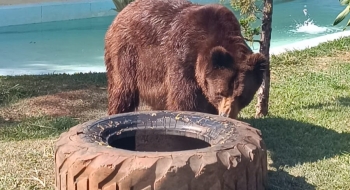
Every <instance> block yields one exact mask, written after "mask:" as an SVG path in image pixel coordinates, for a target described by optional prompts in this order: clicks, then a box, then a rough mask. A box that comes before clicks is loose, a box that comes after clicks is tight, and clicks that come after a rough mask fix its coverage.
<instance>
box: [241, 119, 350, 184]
mask: <svg viewBox="0 0 350 190" xmlns="http://www.w3.org/2000/svg"><path fill="white" fill-rule="evenodd" d="M242 120H243V121H245V122H247V123H250V124H251V125H252V126H253V127H255V128H258V129H260V130H261V132H262V134H263V138H264V141H265V143H266V146H267V149H268V150H269V151H270V153H271V159H272V160H273V164H272V165H271V166H272V167H274V168H277V171H269V178H270V179H269V183H270V185H271V189H306V190H308V189H314V187H313V186H312V185H310V184H308V183H307V182H306V181H305V179H304V178H301V177H294V176H291V175H289V174H288V173H286V172H285V171H282V170H278V168H280V167H284V166H295V165H297V164H303V163H306V162H316V161H318V160H320V159H327V158H331V157H334V156H336V155H339V154H341V153H343V152H349V151H350V134H349V133H338V132H336V131H333V130H329V129H326V128H324V127H321V126H317V125H314V124H310V123H305V122H299V121H295V120H291V119H284V118H280V117H267V118H263V119H253V118H251V119H242Z"/></svg>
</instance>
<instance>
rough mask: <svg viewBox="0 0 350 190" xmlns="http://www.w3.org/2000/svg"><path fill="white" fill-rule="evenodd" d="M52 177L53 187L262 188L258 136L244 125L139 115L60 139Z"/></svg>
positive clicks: (263, 158) (192, 116)
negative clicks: (54, 181)
mask: <svg viewBox="0 0 350 190" xmlns="http://www.w3.org/2000/svg"><path fill="white" fill-rule="evenodd" d="M164 137H165V138H164ZM177 138H178V139H177ZM130 139H131V141H130V142H129V143H126V142H127V141H128V140H130ZM118 142H119V143H118ZM109 145H113V146H114V147H120V148H114V147H111V146H109ZM122 148H123V149H122ZM196 148H197V149H196ZM126 149H131V150H126ZM133 149H134V150H133ZM135 150H136V151H135ZM137 150H138V151H137ZM55 172H56V176H55V178H56V189H58V190H63V189H64V190H73V189H74V190H99V189H102V190H112V189H113V190H139V189H140V190H205V189H208V190H220V189H227V190H228V189H234V190H260V189H265V188H266V186H267V184H266V182H267V154H266V148H265V144H264V142H263V139H262V136H261V133H260V131H259V130H257V129H255V128H253V127H251V126H250V125H249V124H247V123H244V122H240V121H237V120H233V119H228V118H224V117H219V116H216V115H211V114H203V113H193V112H169V111H142V112H132V113H124V114H118V115H113V116H109V117H105V118H103V119H101V120H98V121H90V122H87V123H84V124H81V125H77V126H75V127H72V128H71V129H70V130H69V131H68V132H65V133H63V134H61V136H60V138H59V140H58V141H57V142H56V147H55Z"/></svg>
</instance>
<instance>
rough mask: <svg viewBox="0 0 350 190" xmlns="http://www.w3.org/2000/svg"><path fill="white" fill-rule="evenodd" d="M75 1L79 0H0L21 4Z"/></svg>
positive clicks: (5, 2)
mask: <svg viewBox="0 0 350 190" xmlns="http://www.w3.org/2000/svg"><path fill="white" fill-rule="evenodd" d="M68 1H70V2H74V1H79V0H0V6H1V5H19V4H31V3H44V2H68Z"/></svg>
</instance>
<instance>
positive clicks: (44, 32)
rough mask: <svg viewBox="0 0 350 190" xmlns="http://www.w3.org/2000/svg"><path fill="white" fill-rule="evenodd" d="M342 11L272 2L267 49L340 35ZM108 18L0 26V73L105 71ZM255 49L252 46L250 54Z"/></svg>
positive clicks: (331, 3)
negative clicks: (338, 22) (338, 19)
mask: <svg viewBox="0 0 350 190" xmlns="http://www.w3.org/2000/svg"><path fill="white" fill-rule="evenodd" d="M213 2H214V1H213ZM304 9H307V15H305V14H304V12H303V10H304ZM342 10H343V7H342V6H340V5H339V2H338V1H336V0H295V1H291V2H285V3H279V1H277V0H276V3H275V5H274V13H273V32H272V44H271V48H272V49H278V48H279V47H283V46H286V45H289V44H292V43H294V42H300V43H303V40H307V39H314V38H315V39H317V38H316V37H320V36H325V35H328V34H332V33H337V32H341V31H342V27H343V25H344V24H343V25H340V26H337V27H334V26H332V23H333V20H334V18H335V17H336V16H337V15H338V13H339V12H340V11H342ZM112 20H113V17H112V16H109V17H98V18H90V19H79V20H70V21H58V22H49V23H40V24H28V25H18V26H7V27H0V75H21V74H47V73H62V72H65V73H75V72H90V71H91V72H104V71H105V67H104V62H103V47H104V35H105V32H106V30H107V28H108V26H109V24H110V23H111V22H112ZM306 43H308V42H306V41H305V45H307V44H306ZM258 48H259V47H258V45H257V44H255V45H253V49H254V51H257V50H258Z"/></svg>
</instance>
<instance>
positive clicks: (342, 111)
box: [0, 38, 350, 190]
mask: <svg viewBox="0 0 350 190" xmlns="http://www.w3.org/2000/svg"><path fill="white" fill-rule="evenodd" d="M349 52H350V38H344V39H340V40H336V41H333V42H330V43H325V44H322V45H320V46H317V47H314V48H311V49H308V50H304V51H295V52H291V53H285V54H281V55H279V56H272V59H271V77H272V80H271V91H270V106H269V108H270V110H269V115H268V116H266V117H265V118H261V119H254V118H253V115H254V111H255V109H254V106H255V100H254V101H253V102H252V103H251V104H250V105H249V106H248V107H247V108H246V109H244V110H243V112H242V115H241V119H242V120H244V121H246V122H248V123H251V124H252V125H253V126H254V127H256V128H259V129H260V130H261V131H262V133H263V136H264V140H265V143H266V146H267V148H268V153H269V164H270V165H269V184H270V189H273V190H289V189H297V190H298V189H300V190H311V189H324V190H338V189H344V190H345V189H349V187H350V117H349V116H350V53H349ZM91 86H98V87H105V86H106V78H105V74H104V73H102V74H77V75H73V76H70V75H45V76H20V77H0V108H6V107H8V106H11V105H13V104H14V103H16V102H19V101H20V100H23V99H27V98H31V97H40V96H44V95H47V94H55V93H57V92H61V91H70V90H77V89H85V88H89V87H91ZM77 122H78V121H77V120H76V119H75V118H73V117H71V116H69V115H67V116H64V117H53V116H42V117H30V118H23V119H21V120H18V121H8V120H6V118H0V147H2V146H4V147H9V146H13V147H22V144H23V143H26V144H28V145H27V146H28V147H31V148H32V150H27V152H25V153H23V154H25V155H19V156H18V158H12V157H13V154H12V153H11V152H5V153H3V154H1V151H0V155H6V154H8V155H12V156H8V157H10V158H11V159H10V158H7V157H6V156H3V159H5V160H6V159H8V160H13V159H17V160H16V161H15V163H18V166H14V167H18V168H22V165H27V167H36V170H38V171H41V172H42V173H41V174H40V175H39V174H38V175H35V176H37V178H40V179H41V180H43V179H45V180H46V183H45V185H41V183H39V182H38V181H37V180H27V181H23V180H22V181H21V180H20V177H18V176H21V177H23V178H28V176H30V175H32V174H30V173H28V172H25V171H24V170H23V169H22V170H23V171H21V169H19V170H18V171H17V170H16V172H17V173H16V175H9V173H11V171H10V170H11V169H12V167H6V165H4V166H3V167H4V168H5V169H3V170H1V169H0V189H2V188H4V189H6V187H7V186H11V185H12V184H13V183H16V184H17V185H18V187H19V186H20V187H23V189H26V188H29V187H30V186H35V188H43V189H48V188H49V187H50V188H52V184H53V180H54V178H53V173H52V171H51V170H49V171H48V169H47V167H52V165H50V163H51V162H53V158H52V154H53V151H52V150H51V149H50V148H49V147H51V146H52V142H51V141H50V140H48V141H45V139H52V138H57V136H58V135H59V134H60V133H61V132H63V131H65V130H67V129H68V128H69V127H71V126H74V125H76V124H77ZM45 143H46V144H47V145H45ZM39 144H43V145H42V146H47V147H46V148H45V147H42V146H40V145H39ZM0 149H1V148H0ZM48 149H49V150H50V151H48ZM28 151H29V152H28ZM16 154H21V153H20V151H19V153H17V152H16ZM28 155H30V159H29V161H28V160H27V158H28ZM42 155H46V157H45V156H44V158H45V161H40V160H41V157H42ZM8 162H10V161H6V162H5V163H8ZM40 162H41V164H42V165H44V166H45V168H44V166H43V167H40V165H38V163H40ZM47 162H48V163H47ZM0 168H1V156H0ZM45 171H46V172H45ZM50 172H51V173H50ZM39 173H40V172H39ZM43 173H45V174H46V175H43ZM1 176H7V177H6V179H5V178H1ZM45 180H44V181H45Z"/></svg>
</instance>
